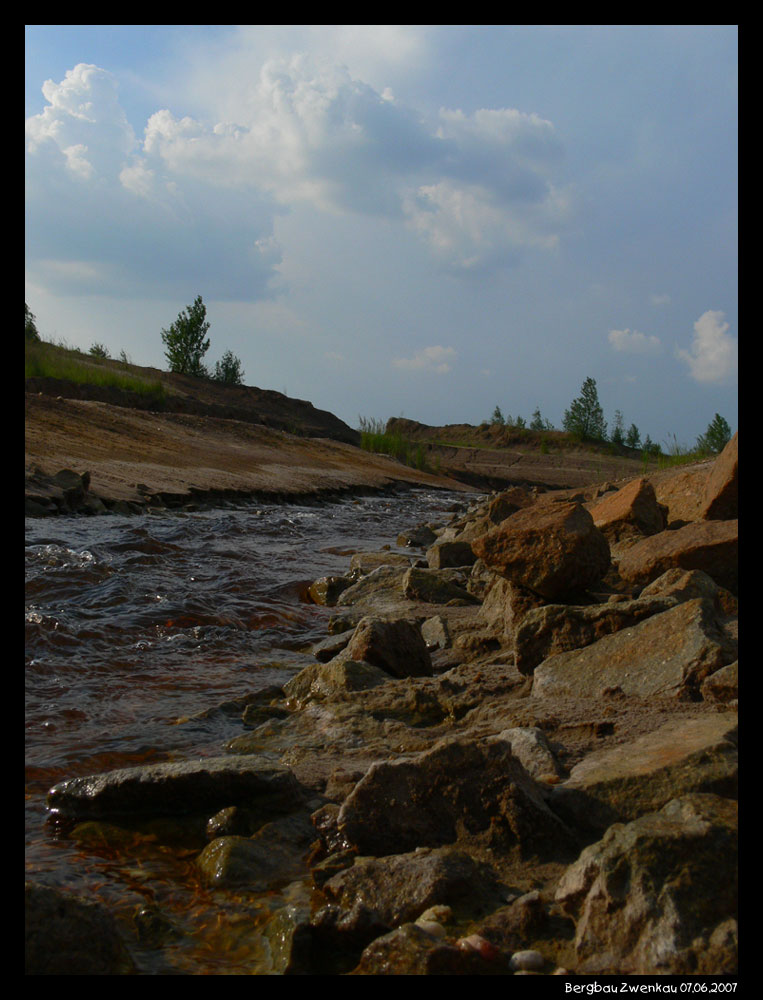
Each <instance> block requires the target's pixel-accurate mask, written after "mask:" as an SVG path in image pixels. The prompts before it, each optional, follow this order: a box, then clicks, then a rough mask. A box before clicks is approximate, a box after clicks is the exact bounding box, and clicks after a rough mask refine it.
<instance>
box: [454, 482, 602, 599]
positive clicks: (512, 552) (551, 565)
mask: <svg viewBox="0 0 763 1000" xmlns="http://www.w3.org/2000/svg"><path fill="white" fill-rule="evenodd" d="M472 549H473V550H474V553H475V555H477V556H478V557H479V558H480V559H482V560H483V561H484V562H485V564H486V565H487V566H489V567H490V568H491V569H493V570H495V571H496V572H497V573H499V574H500V575H501V576H503V577H505V578H506V579H507V580H511V581H512V582H513V583H516V584H519V585H520V586H522V587H526V588H528V589H529V590H532V591H534V592H535V593H536V594H539V595H540V596H541V597H543V598H545V599H546V600H548V601H554V600H563V599H565V598H568V597H570V596H572V595H574V594H576V593H579V592H581V591H584V590H587V589H588V588H589V587H592V586H593V585H594V584H596V583H598V582H599V581H600V580H601V579H602V577H603V576H604V575H605V574H606V572H607V570H608V569H609V566H610V551H609V544H608V542H607V540H606V538H605V537H604V535H603V534H602V533H601V532H600V531H599V529H598V528H597V527H596V526H595V525H594V523H593V518H592V517H591V515H590V514H589V513H588V511H587V510H586V509H585V508H584V507H583V506H582V505H581V504H579V503H576V502H559V503H545V504H540V503H537V504H534V505H533V506H531V507H528V508H526V509H522V510H518V511H517V512H516V513H515V514H512V515H511V517H509V518H507V519H506V520H505V521H503V522H502V523H501V524H500V525H498V526H497V527H495V528H493V529H492V530H491V531H489V532H488V533H487V534H486V535H482V536H481V537H480V538H477V539H475V540H474V541H473V542H472Z"/></svg>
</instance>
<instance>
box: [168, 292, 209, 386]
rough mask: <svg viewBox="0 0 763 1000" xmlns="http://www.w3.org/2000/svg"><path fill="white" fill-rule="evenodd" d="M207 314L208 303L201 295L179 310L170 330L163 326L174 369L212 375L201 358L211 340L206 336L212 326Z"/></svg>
mask: <svg viewBox="0 0 763 1000" xmlns="http://www.w3.org/2000/svg"><path fill="white" fill-rule="evenodd" d="M206 317H207V310H206V306H205V305H204V303H203V302H202V300H201V296H200V295H197V296H196V299H195V300H194V303H193V305H192V306H188V308H187V309H184V310H183V311H182V312H181V313H179V314H178V318H177V319H176V320H175V322H174V323H173V324H172V326H171V327H170V328H169V330H162V342H163V344H164V346H165V352H164V353H165V357H166V358H167V362H168V364H169V366H170V371H171V372H178V373H179V374H181V375H196V376H198V377H200V378H208V377H209V373H208V371H207V369H206V368H205V367H204V365H203V364H202V360H201V359H202V358H203V357H204V355H205V354H206V353H207V351H208V350H209V340H205V339H204V338H205V337H206V335H207V331H208V330H209V323H208V322H207V319H206Z"/></svg>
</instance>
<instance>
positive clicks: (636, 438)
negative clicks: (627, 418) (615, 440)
mask: <svg viewBox="0 0 763 1000" xmlns="http://www.w3.org/2000/svg"><path fill="white" fill-rule="evenodd" d="M625 443H626V445H627V446H628V447H629V448H640V447H641V435H640V434H639V430H638V427H636V425H635V424H631V425H630V427H629V428H628V433H627V434H626V435H625Z"/></svg>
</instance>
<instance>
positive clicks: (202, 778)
mask: <svg viewBox="0 0 763 1000" xmlns="http://www.w3.org/2000/svg"><path fill="white" fill-rule="evenodd" d="M301 795H302V792H301V788H300V786H299V784H298V782H297V781H296V779H295V778H294V775H293V774H292V773H291V771H290V770H289V768H288V767H284V765H282V764H276V763H274V762H273V761H272V760H268V759H265V758H260V757H256V756H246V757H240V756H235V755H228V756H225V757H206V758H199V759H198V760H193V761H182V762H177V763H174V762H173V763H166V764H149V765H146V766H145V767H128V768H123V769H120V770H117V771H108V772H105V773H103V774H95V775H90V776H88V777H82V778H70V779H69V780H68V781H63V782H61V783H60V784H58V785H55V786H54V787H53V788H52V789H51V790H50V792H49V793H48V798H47V804H48V809H49V810H50V812H51V813H52V814H53V815H54V816H57V817H61V818H70V819H88V818H93V819H99V818H107V817H109V816H129V817H136V816H147V815H156V816H168V815H177V814H181V815H182V814H193V813H207V814H210V813H211V812H214V811H217V810H218V809H221V808H225V807H226V806H229V805H236V804H245V805H248V806H250V807H252V808H257V809H259V810H260V811H261V813H262V814H264V815H270V814H272V813H283V812H288V811H289V810H291V809H293V808H294V807H295V806H296V805H298V804H299V803H300V801H301Z"/></svg>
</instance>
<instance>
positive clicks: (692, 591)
mask: <svg viewBox="0 0 763 1000" xmlns="http://www.w3.org/2000/svg"><path fill="white" fill-rule="evenodd" d="M639 597H640V598H641V599H643V598H647V597H674V598H676V599H677V600H679V601H689V600H691V599H692V598H693V597H706V598H708V599H709V600H710V601H712V602H713V605H714V606H715V608H716V610H717V612H718V614H719V615H724V616H726V617H732V616H734V615H738V614H739V601H738V599H737V598H736V597H734V595H733V594H732V593H731V592H730V591H728V590H725V589H724V588H723V587H719V586H718V584H717V583H716V582H715V580H713V579H712V577H709V576H708V575H707V573H704V572H703V571H702V570H701V569H680V568H678V567H675V568H674V569H669V570H667V571H666V572H665V573H663V574H662V576H658V577H657V579H656V580H654V581H653V582H652V583H650V584H647V586H646V587H644V589H643V590H642V591H641V593H640V595H639Z"/></svg>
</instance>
